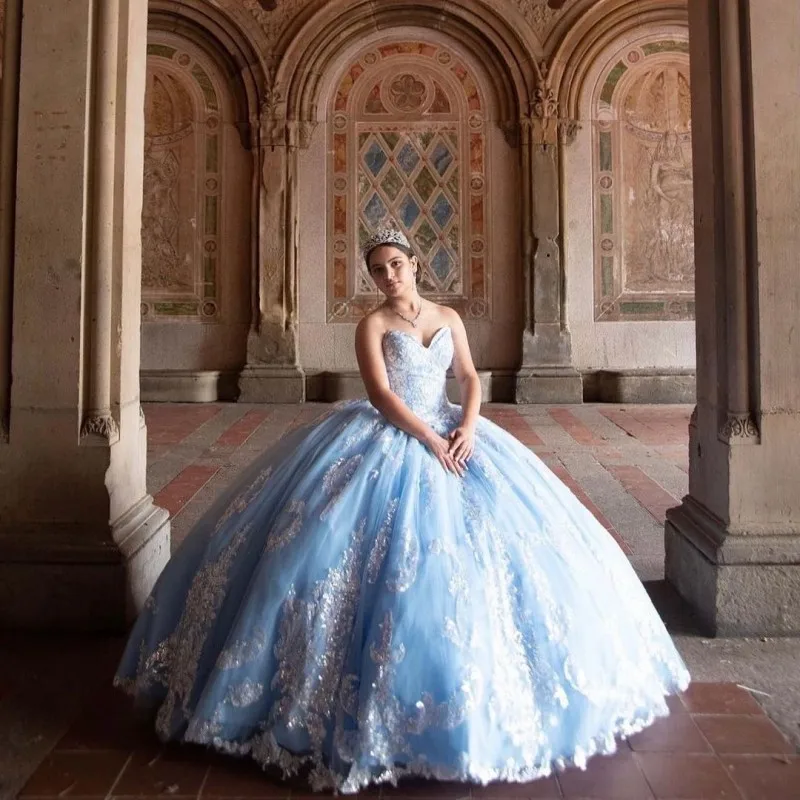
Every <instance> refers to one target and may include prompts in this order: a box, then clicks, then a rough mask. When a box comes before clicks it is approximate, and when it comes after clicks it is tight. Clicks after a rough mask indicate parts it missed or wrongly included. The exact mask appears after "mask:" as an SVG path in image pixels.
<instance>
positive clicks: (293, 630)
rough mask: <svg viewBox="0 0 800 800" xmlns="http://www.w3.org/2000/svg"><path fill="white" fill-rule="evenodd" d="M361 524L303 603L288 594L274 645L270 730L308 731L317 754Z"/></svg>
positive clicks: (351, 600)
mask: <svg viewBox="0 0 800 800" xmlns="http://www.w3.org/2000/svg"><path fill="white" fill-rule="evenodd" d="M365 528H366V520H362V521H361V523H360V524H359V526H358V528H357V529H356V531H355V533H354V534H353V537H352V539H351V544H350V546H349V547H348V548H347V550H345V552H344V554H343V556H342V560H341V562H340V564H339V566H338V567H336V568H335V569H331V570H330V571H329V572H328V575H327V577H326V578H325V579H324V580H322V581H320V582H318V583H317V584H316V585H315V587H314V590H313V592H312V594H311V597H310V598H309V599H308V600H302V599H300V598H298V597H297V595H296V592H295V590H294V589H292V590H291V591H290V593H289V596H288V597H287V598H286V600H285V602H284V605H283V618H282V620H281V623H280V632H279V635H278V640H277V642H276V644H275V657H276V658H277V660H278V666H277V669H276V672H275V676H274V678H273V679H272V687H271V688H272V689H275V690H278V691H279V692H280V693H281V697H280V699H279V700H278V701H277V702H276V703H275V704H274V705H273V707H272V710H271V712H270V715H269V725H270V726H273V725H274V724H275V723H276V722H279V721H280V722H283V723H284V724H285V725H286V726H287V727H288V728H289V729H294V728H302V729H305V730H306V731H308V736H309V739H310V743H311V748H312V750H313V751H314V752H315V753H317V754H321V752H322V744H323V741H324V739H325V725H326V723H327V722H328V721H329V720H330V719H331V717H332V714H333V711H334V708H335V698H336V697H337V696H338V687H339V680H340V678H341V675H342V668H343V666H344V658H345V654H346V652H347V647H348V645H349V642H350V635H351V631H352V627H353V620H354V618H355V613H356V607H357V603H358V596H359V585H360V578H361V564H362V562H361V547H362V541H363V537H364V529H365Z"/></svg>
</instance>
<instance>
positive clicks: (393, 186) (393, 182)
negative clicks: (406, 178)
mask: <svg viewBox="0 0 800 800" xmlns="http://www.w3.org/2000/svg"><path fill="white" fill-rule="evenodd" d="M381 186H382V187H383V191H384V192H386V196H387V197H388V198H389V199H390V200H397V195H399V194H400V191H401V190H402V188H403V186H405V184H404V183H403V179H402V178H401V177H400V176H399V175H398V174H397V170H396V169H395V168H394V167H390V168H389V171H388V172H387V173H386V177H385V178H384V179H383V181H382V182H381Z"/></svg>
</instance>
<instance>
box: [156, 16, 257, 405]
mask: <svg viewBox="0 0 800 800" xmlns="http://www.w3.org/2000/svg"><path fill="white" fill-rule="evenodd" d="M217 37H219V38H217ZM254 55H255V54H254V52H253V51H252V49H251V48H249V45H248V43H247V40H246V38H244V36H243V35H241V33H240V32H239V31H238V30H237V29H236V28H235V26H233V25H232V24H231V23H230V20H227V18H225V17H224V15H221V14H219V12H218V11H216V10H213V9H212V10H209V9H208V7H207V5H206V4H205V3H200V2H196V0H195V2H191V3H188V4H186V8H181V9H180V10H178V9H176V7H175V6H173V5H167V4H165V3H158V2H157V3H155V4H154V8H153V9H152V10H151V16H150V28H149V36H148V91H147V100H146V136H145V142H146V146H145V181H144V186H145V195H144V203H143V226H142V239H143V293H142V323H143V324H142V364H141V367H142V394H143V396H144V397H145V398H152V399H173V400H215V399H220V398H232V397H233V396H235V392H236V382H237V379H238V373H239V371H240V370H241V368H242V367H243V366H244V364H245V361H246V344H247V336H248V333H249V329H250V326H251V322H252V318H253V300H252V276H253V272H254V269H255V259H256V255H255V254H256V249H255V248H254V247H253V245H252V238H253V237H252V232H253V230H254V228H255V225H254V219H253V216H254V209H257V207H258V204H257V200H256V198H257V196H258V195H257V180H256V176H255V169H254V163H253V162H254V158H253V149H254V145H255V144H256V141H255V136H256V135H257V130H254V128H253V125H252V121H253V119H254V117H256V118H257V116H256V115H257V104H258V96H259V92H260V91H261V88H262V87H263V83H264V77H263V72H262V71H261V70H260V62H259V61H258V60H257V59H255V60H254Z"/></svg>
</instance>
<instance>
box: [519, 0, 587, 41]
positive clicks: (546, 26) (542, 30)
mask: <svg viewBox="0 0 800 800" xmlns="http://www.w3.org/2000/svg"><path fill="white" fill-rule="evenodd" d="M574 2H575V0H514V5H515V6H516V7H517V10H518V11H519V12H520V13H521V14H522V16H523V17H525V19H526V21H527V22H528V24H529V25H530V26H531V28H532V29H533V32H534V33H535V34H536V36H537V37H538V39H539V41H544V40H545V39H546V38H547V37H548V35H549V34H550V31H552V30H553V28H554V27H555V25H556V23H557V22H558V19H559V18H560V17H561V15H562V14H564V12H565V11H566V10H567V9H568V8H569V7H570V6H571V5H573V4H574Z"/></svg>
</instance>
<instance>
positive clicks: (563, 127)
mask: <svg viewBox="0 0 800 800" xmlns="http://www.w3.org/2000/svg"><path fill="white" fill-rule="evenodd" d="M582 127H583V126H582V125H581V124H580V122H578V120H576V119H560V120H559V121H558V139H559V141H560V142H561V144H562V145H564V146H565V147H566V146H569V145H571V144H572V143H573V142H574V141H575V137H576V136H577V135H578V131H579V130H580V129H581V128H582Z"/></svg>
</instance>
